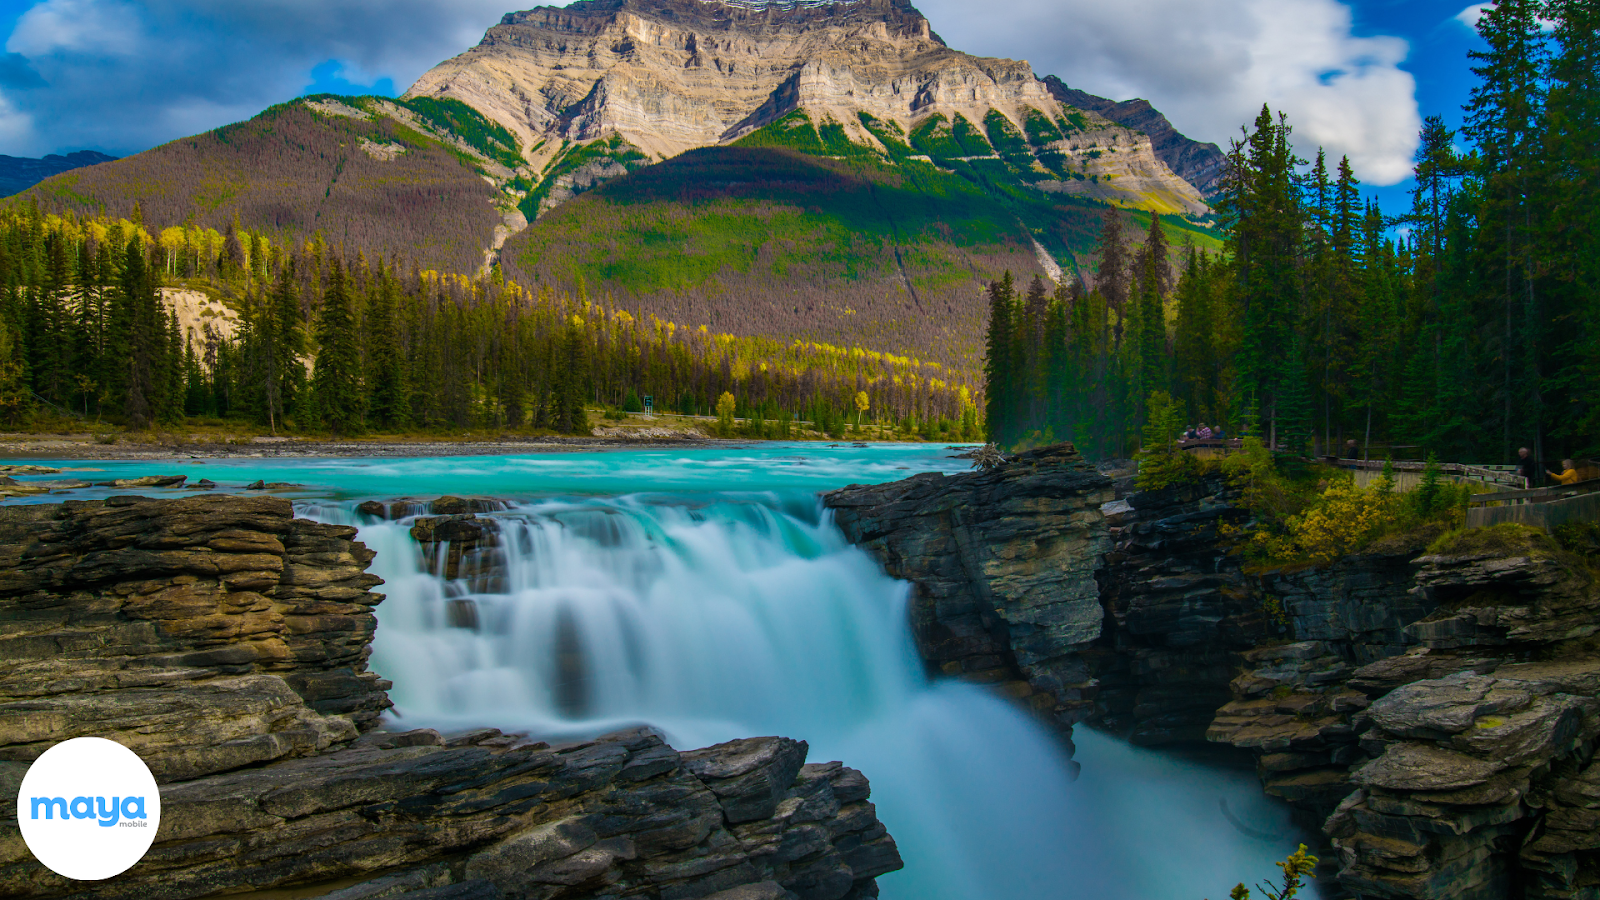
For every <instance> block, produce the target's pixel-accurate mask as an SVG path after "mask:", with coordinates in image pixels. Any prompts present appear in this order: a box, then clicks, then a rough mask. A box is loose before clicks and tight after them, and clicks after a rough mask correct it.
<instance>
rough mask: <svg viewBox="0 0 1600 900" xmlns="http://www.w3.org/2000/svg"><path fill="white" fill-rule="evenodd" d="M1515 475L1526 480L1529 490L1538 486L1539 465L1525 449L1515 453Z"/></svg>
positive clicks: (1530, 452) (1531, 453)
mask: <svg viewBox="0 0 1600 900" xmlns="http://www.w3.org/2000/svg"><path fill="white" fill-rule="evenodd" d="M1517 474H1518V475H1521V476H1522V477H1523V478H1526V479H1527V480H1528V488H1529V489H1530V490H1531V489H1533V488H1536V487H1538V486H1539V463H1538V461H1537V460H1535V459H1534V458H1533V452H1532V451H1530V450H1529V449H1528V448H1527V447H1523V448H1522V449H1520V450H1518V451H1517Z"/></svg>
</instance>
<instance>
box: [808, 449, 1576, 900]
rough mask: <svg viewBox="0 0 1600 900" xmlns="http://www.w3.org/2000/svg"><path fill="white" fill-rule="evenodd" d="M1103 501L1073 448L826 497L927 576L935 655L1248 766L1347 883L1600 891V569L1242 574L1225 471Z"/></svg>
mask: <svg viewBox="0 0 1600 900" xmlns="http://www.w3.org/2000/svg"><path fill="white" fill-rule="evenodd" d="M1109 497H1110V483H1109V482H1107V481H1105V480H1104V479H1098V478H1097V476H1094V475H1093V473H1092V470H1089V469H1088V468H1087V467H1086V466H1085V465H1084V464H1083V463H1082V461H1081V460H1079V459H1078V458H1077V455H1076V453H1074V452H1073V451H1072V450H1071V449H1070V448H1066V447H1057V448H1049V449H1046V450H1040V451H1033V452H1031V453H1028V454H1022V455H1020V456H1018V457H1017V459H1016V460H1015V461H1013V462H1011V463H1008V464H1006V465H1003V466H1001V467H1000V468H998V469H996V470H994V471H991V472H985V473H974V474H970V475H958V476H954V477H950V478H939V477H937V476H932V477H930V476H919V477H917V478H913V479H908V480H907V481H903V482H899V483H897V484H892V485H882V486H878V487H868V488H850V489H847V490H845V491H839V492H835V493H833V494H830V495H827V497H826V498H825V499H826V502H827V504H828V505H829V506H831V507H834V508H835V515H836V517H837V518H838V521H839V523H840V525H841V526H842V527H843V528H844V529H845V533H846V535H848V536H849V537H851V538H852V539H854V540H856V541H858V542H859V543H861V545H862V546H863V547H864V548H865V549H866V550H867V551H868V552H870V553H872V554H873V555H875V556H877V557H878V558H879V559H880V560H882V561H883V563H884V566H885V568H886V569H887V570H888V571H889V572H890V574H894V575H898V576H900V577H904V578H907V579H909V580H911V581H912V582H913V585H914V587H913V595H912V596H913V603H912V610H911V616H912V621H913V626H914V628H915V631H916V636H917V639H918V646H919V649H920V650H921V651H922V653H923V656H924V658H925V659H926V660H927V661H928V662H929V664H930V667H932V668H935V669H937V670H939V671H942V672H944V673H946V674H949V675H952V676H959V677H968V678H974V679H975V680H979V681H988V682H995V683H1000V684H1002V685H1006V683H1007V682H1008V680H1010V679H1025V680H1026V681H1027V682H1028V683H1027V684H1024V685H1021V686H1020V690H1013V691H1011V692H1012V693H1013V694H1014V695H1018V696H1025V697H1028V698H1029V699H1030V700H1032V701H1033V705H1034V708H1035V709H1038V710H1041V711H1044V712H1046V713H1048V714H1051V715H1052V716H1053V717H1054V720H1055V722H1056V723H1057V724H1059V725H1063V726H1067V727H1070V726H1071V725H1072V724H1074V723H1078V722H1084V723H1087V724H1091V725H1093V726H1095V727H1097V728H1101V729H1105V730H1107V731H1110V732H1112V733H1114V734H1118V735H1120V736H1123V737H1125V738H1127V739H1129V740H1132V741H1134V742H1136V743H1142V744H1147V745H1151V744H1153V745H1163V744H1181V743H1186V742H1194V741H1198V740H1202V739H1203V740H1206V741H1210V742H1212V743H1215V744H1223V745H1228V746H1231V747H1233V748H1236V749H1237V750H1240V751H1245V752H1248V753H1249V754H1251V755H1252V756H1253V757H1254V758H1255V760H1256V765H1257V770H1258V773H1259V775H1260V777H1261V779H1262V784H1263V787H1264V788H1265V790H1266V791H1267V792H1268V793H1270V794H1272V795H1274V796H1277V797H1280V798H1282V799H1284V800H1286V801H1287V802H1289V803H1290V804H1291V806H1292V807H1293V808H1294V809H1295V810H1296V811H1297V812H1298V813H1299V814H1300V819H1301V821H1302V822H1304V823H1305V824H1306V825H1307V827H1308V828H1310V829H1313V830H1315V829H1320V830H1321V831H1322V832H1323V833H1324V835H1325V836H1326V838H1327V839H1328V840H1329V842H1330V844H1331V847H1325V848H1324V849H1323V856H1324V863H1325V866H1326V871H1325V872H1324V873H1322V874H1323V875H1324V876H1325V877H1328V878H1333V877H1337V880H1338V884H1339V885H1340V886H1341V887H1342V888H1343V889H1344V890H1345V891H1348V892H1350V893H1352V894H1354V895H1356V896H1360V897H1365V898H1395V900H1400V898H1416V900H1505V898H1519V900H1557V898H1560V900H1572V898H1595V897H1600V761H1597V750H1600V655H1597V654H1596V652H1595V636H1596V635H1597V634H1600V576H1597V575H1596V574H1595V573H1596V569H1597V568H1600V567H1597V566H1596V564H1595V563H1596V561H1595V560H1594V559H1592V558H1589V559H1585V558H1583V557H1579V556H1575V555H1573V554H1570V553H1566V552H1564V551H1560V550H1558V549H1557V548H1556V547H1555V545H1554V544H1553V543H1550V542H1548V541H1547V540H1546V541H1544V542H1540V541H1539V540H1531V542H1530V543H1529V544H1528V545H1527V546H1525V547H1524V546H1515V545H1513V546H1505V547H1496V546H1488V547H1486V548H1484V549H1481V550H1477V551H1467V550H1463V551H1461V552H1458V553H1455V554H1454V555H1431V556H1430V555H1425V554H1424V552H1423V550H1422V548H1421V546H1420V545H1408V544H1406V543H1405V542H1404V541H1399V540H1396V541H1391V542H1380V543H1379V544H1378V545H1375V546H1374V547H1373V548H1371V549H1369V550H1368V551H1367V552H1366V553H1363V554H1361V555H1357V556H1352V557H1348V558H1345V559H1343V560H1340V561H1338V562H1336V563H1334V564H1332V565H1328V566H1322V567H1300V568H1294V569H1279V570H1273V571H1267V572H1246V571H1245V570H1244V569H1243V568H1242V567H1241V565H1240V563H1239V560H1238V559H1237V558H1236V557H1234V556H1233V555H1232V554H1231V553H1230V551H1229V549H1228V547H1227V545H1226V542H1225V540H1224V535H1223V532H1222V527H1221V526H1223V525H1232V526H1235V527H1237V526H1240V525H1243V524H1246V523H1247V521H1248V518H1249V516H1248V513H1246V512H1245V511H1243V510H1240V509H1238V508H1236V507H1235V506H1234V505H1233V502H1232V501H1233V498H1232V495H1231V494H1230V492H1229V491H1228V490H1227V488H1226V486H1225V485H1224V484H1222V483H1221V482H1220V481H1216V480H1207V481H1205V482H1202V483H1200V484H1196V485H1191V486H1187V487H1179V488H1172V489H1169V490H1166V491H1160V492H1149V493H1132V494H1129V495H1128V496H1126V497H1125V498H1123V499H1122V501H1121V502H1117V503H1113V504H1108V505H1106V506H1105V507H1104V514H1103V515H1102V510H1101V508H1100V507H1099V503H1100V502H1101V501H1102V500H1104V499H1109ZM1068 523H1071V524H1068ZM1084 554H1102V555H1101V556H1099V557H1093V556H1087V555H1084ZM1022 574H1026V576H1028V577H1030V578H1031V579H1033V580H1032V581H1031V582H1029V583H1031V584H1032V585H1034V586H1035V587H1036V588H1037V590H1036V591H1035V592H1033V593H1029V594H1027V595H1026V596H1028V598H1029V599H1028V603H1029V606H1028V607H1027V608H1037V609H1045V610H1050V611H1051V614H1052V615H1051V619H1052V620H1053V621H1055V622H1056V623H1058V627H1056V628H1054V629H1049V630H1039V629H1035V628H1033V627H1031V625H1030V624H1029V623H1023V624H1022V625H1021V626H1020V627H1019V625H1018V624H1016V623H1018V622H1022V620H1020V619H1017V618H1014V616H1013V614H1012V612H1011V610H1013V609H1015V608H1017V604H1015V602H1014V601H1012V600H1011V595H1010V594H1009V593H1008V589H1009V587H1010V586H1011V585H1014V584H1016V583H1017V579H1018V576H1019V575H1022ZM1091 582H1093V583H1091ZM1090 598H1093V600H1094V606H1096V607H1098V609H1095V608H1092V607H1090V605H1089V602H1088V601H1089V600H1090ZM1097 614H1098V615H1099V616H1100V617H1101V618H1100V621H1099V622H1098V623H1096V622H1094V619H1095V617H1096V615H1097ZM1069 623H1070V624H1069ZM1039 660H1044V661H1046V662H1045V664H1044V665H1043V666H1042V667H1041V666H1039V665H1037V661H1039ZM1029 661H1035V664H1034V665H1033V667H1030V665H1029ZM1051 691H1055V692H1056V693H1049V692H1051ZM1041 698H1047V702H1042V703H1041V702H1040V700H1041Z"/></svg>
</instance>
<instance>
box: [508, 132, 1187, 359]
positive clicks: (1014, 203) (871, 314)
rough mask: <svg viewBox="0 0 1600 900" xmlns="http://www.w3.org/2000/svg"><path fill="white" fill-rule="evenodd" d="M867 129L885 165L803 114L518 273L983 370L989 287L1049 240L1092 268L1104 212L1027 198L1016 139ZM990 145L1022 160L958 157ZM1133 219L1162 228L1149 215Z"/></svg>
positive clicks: (638, 185)
mask: <svg viewBox="0 0 1600 900" xmlns="http://www.w3.org/2000/svg"><path fill="white" fill-rule="evenodd" d="M863 122H864V124H866V125H867V127H868V128H869V129H871V130H872V132H873V133H874V134H875V135H876V136H877V137H879V139H880V140H882V141H883V143H884V145H885V146H886V147H887V148H888V155H887V156H885V155H884V154H883V153H882V152H881V151H879V150H878V149H877V148H869V147H867V146H865V145H862V144H858V143H852V142H851V141H850V140H849V138H848V137H847V136H846V134H845V131H844V129H843V128H842V127H841V126H839V125H838V124H837V123H828V122H825V123H822V126H821V127H818V126H817V125H816V124H815V123H813V122H812V121H811V120H810V119H809V118H808V117H807V116H806V115H805V114H804V113H802V112H797V113H794V114H791V115H790V116H786V117H785V118H783V119H781V120H779V121H778V122H775V123H773V124H772V125H769V126H767V127H766V128H763V129H761V130H760V131H757V132H755V133H753V134H751V135H749V136H747V137H745V138H744V139H742V140H740V141H739V142H738V143H737V144H736V145H734V146H731V147H719V148H707V149H702V150H695V151H691V152H689V153H685V154H683V155H682V156H679V157H677V158H675V159H672V160H668V161H666V162H664V163H659V164H657V165H655V166H651V167H649V168H645V169H642V170H639V171H636V172H633V173H631V174H629V175H627V176H625V177H622V178H619V179H617V180H615V181H612V182H610V183H608V184H606V185H604V186H602V187H600V188H598V189H596V190H594V191H592V192H590V193H588V194H586V195H584V196H582V197H579V198H577V199H575V200H573V201H570V202H569V203H567V204H565V205H563V206H561V207H558V208H556V209H555V210H553V211H551V212H550V213H548V214H546V215H545V217H544V218H542V219H540V220H539V221H538V222H536V223H535V224H534V225H533V226H532V227H530V228H529V229H528V230H527V231H525V232H523V233H522V234H519V235H517V236H515V237H513V238H512V239H511V241H510V242H509V243H508V244H507V245H506V248H505V251H504V252H503V254H502V266H503V267H504V270H505V272H506V274H507V276H508V277H513V278H516V279H518V280H521V281H524V282H527V283H544V284H551V285H555V286H558V287H563V288H569V289H570V288H573V287H575V286H576V285H578V284H579V283H582V284H583V285H584V286H585V287H586V289H587V290H588V291H589V292H590V294H591V295H600V294H605V293H610V294H612V295H613V296H614V297H616V298H617V299H618V300H621V301H623V302H624V303H625V304H626V305H628V306H632V307H634V308H636V309H638V310H639V311H641V312H646V313H653V314H655V315H657V316H660V317H661V318H663V319H667V320H669V321H674V322H676V323H678V324H679V325H680V326H699V325H708V326H710V327H712V328H715V329H719V330H725V331H732V332H735V333H739V334H747V335H760V336H773V337H781V338H790V337H794V338H806V339H811V340H818V341H825V342H829V343H835V344H850V343H864V344H868V345H870V346H873V347H877V348H880V349H884V350H890V351H893V352H899V353H906V354H912V355H917V356H920V357H922V358H925V359H934V360H938V361H941V362H944V363H948V364H954V365H961V366H966V367H971V366H975V365H977V364H979V362H980V360H981V356H982V346H981V343H982V334H983V327H984V320H985V315H986V306H985V303H984V300H983V296H982V291H983V285H984V283H985V282H987V281H988V280H989V279H990V278H993V277H995V276H997V275H999V274H1000V273H1001V272H1003V271H1005V270H1007V269H1009V270H1011V271H1012V272H1013V273H1014V274H1016V275H1017V276H1018V277H1019V278H1021V279H1023V280H1026V279H1027V278H1030V277H1032V275H1034V274H1035V273H1042V272H1043V270H1042V268H1041V267H1040V263H1039V261H1038V259H1037V254H1036V252H1035V250H1034V245H1033V241H1035V240H1036V241H1038V242H1039V244H1040V245H1042V246H1043V247H1045V248H1046V250H1047V251H1048V252H1049V253H1050V254H1051V255H1052V256H1053V257H1054V258H1055V259H1056V260H1058V261H1059V262H1060V263H1061V265H1062V267H1063V268H1064V269H1065V270H1067V271H1068V272H1072V271H1074V270H1075V268H1076V267H1077V266H1078V265H1080V264H1088V263H1089V253H1090V251H1091V249H1092V247H1093V244H1094V240H1095V236H1096V235H1097V233H1098V231H1099V228H1100V216H1101V215H1102V213H1103V211H1104V210H1105V209H1106V207H1104V206H1103V205H1100V204H1098V203H1095V202H1093V201H1089V200H1083V199H1079V198H1071V197H1063V196H1060V195H1048V194H1044V193H1042V192H1039V191H1035V190H1030V189H1028V188H1027V185H1026V183H1025V182H1024V181H1023V180H1022V178H1021V177H1020V176H1019V174H1018V172H1017V169H1018V168H1019V167H1020V164H1021V162H1022V160H1021V156H1022V154H1021V152H1020V150H1018V148H1017V147H1016V145H1015V144H1011V145H1009V146H1006V141H1008V140H1011V141H1025V140H1026V138H1024V137H1023V136H1021V135H1018V134H1016V132H1015V130H1014V129H1013V130H1011V131H1010V132H1009V133H1008V132H1007V131H1006V130H1004V129H1002V128H1000V127H994V128H991V129H990V130H989V131H990V133H989V134H986V133H985V132H984V131H983V130H980V129H979V128H978V127H976V126H973V125H972V124H971V123H967V122H965V121H964V120H960V121H957V122H956V123H953V124H951V123H942V122H939V121H935V122H932V123H928V124H926V125H924V126H922V127H919V128H918V129H917V131H916V133H914V134H912V135H910V136H906V135H902V134H900V133H899V129H898V128H896V127H895V126H894V125H892V124H885V123H881V122H877V121H876V120H871V119H870V118H867V117H864V119H863ZM1030 130H1032V129H1030ZM991 135H992V136H991ZM991 141H999V142H1000V143H1001V144H1002V155H1004V154H1005V153H1006V152H1010V153H1011V154H1012V155H1013V156H1014V157H1016V158H1017V162H1016V163H1015V164H1013V163H1010V162H1007V161H1005V160H972V161H961V160H959V159H956V157H967V156H985V155H993V154H994V153H995V149H994V146H993V144H992V143H991ZM918 157H933V158H937V159H939V161H940V163H941V164H940V165H935V164H934V163H931V162H929V161H927V160H926V159H919V158H918ZM1028 158H1029V159H1030V160H1032V159H1033V157H1031V156H1030V157H1028ZM1039 177H1060V176H1059V175H1051V176H1044V175H1041V176H1039ZM1121 214H1122V215H1124V216H1125V217H1126V218H1127V219H1128V220H1129V221H1128V226H1129V227H1130V228H1148V226H1149V217H1148V214H1141V213H1136V212H1123V213H1121ZM1164 221H1166V220H1164ZM1166 230H1167V232H1168V235H1169V237H1170V238H1171V239H1172V240H1173V242H1174V244H1182V243H1183V241H1184V240H1185V238H1186V237H1187V238H1188V239H1190V240H1194V241H1195V242H1196V243H1198V244H1201V245H1202V246H1210V245H1214V244H1215V240H1214V239H1213V238H1211V237H1210V236H1209V235H1206V234H1204V233H1202V232H1198V231H1194V230H1192V229H1191V228H1190V227H1189V226H1188V225H1187V223H1185V222H1183V221H1182V220H1178V219H1172V220H1170V221H1167V226H1166ZM1030 238H1031V240H1030Z"/></svg>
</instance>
